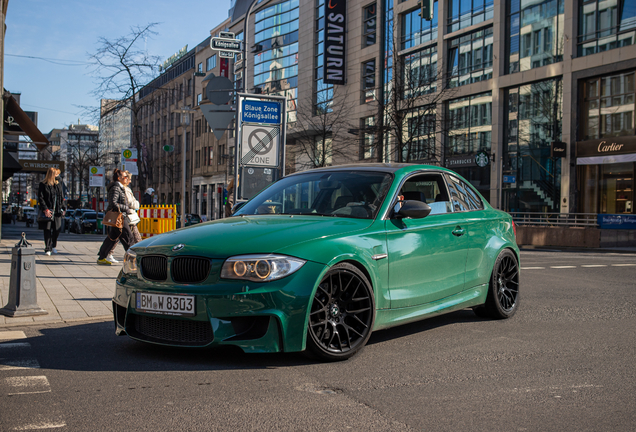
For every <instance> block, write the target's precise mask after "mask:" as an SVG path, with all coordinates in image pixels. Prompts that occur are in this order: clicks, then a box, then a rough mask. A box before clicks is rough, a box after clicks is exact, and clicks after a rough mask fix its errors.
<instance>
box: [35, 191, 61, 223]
mask: <svg viewBox="0 0 636 432" xmlns="http://www.w3.org/2000/svg"><path fill="white" fill-rule="evenodd" d="M56 199H57V197H56ZM56 199H54V200H53V210H51V217H48V216H47V215H45V214H44V210H42V209H41V208H40V209H39V210H38V222H42V223H46V222H51V221H52V220H53V217H55V207H56V204H57V202H56Z"/></svg>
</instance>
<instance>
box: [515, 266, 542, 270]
mask: <svg viewBox="0 0 636 432" xmlns="http://www.w3.org/2000/svg"><path fill="white" fill-rule="evenodd" d="M521 270H545V267H521Z"/></svg>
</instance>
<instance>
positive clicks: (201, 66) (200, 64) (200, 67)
mask: <svg viewBox="0 0 636 432" xmlns="http://www.w3.org/2000/svg"><path fill="white" fill-rule="evenodd" d="M197 72H203V63H199V64H198V65H197Z"/></svg>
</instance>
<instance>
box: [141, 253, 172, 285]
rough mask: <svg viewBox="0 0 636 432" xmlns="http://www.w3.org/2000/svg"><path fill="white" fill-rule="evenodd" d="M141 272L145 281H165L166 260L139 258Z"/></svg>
mask: <svg viewBox="0 0 636 432" xmlns="http://www.w3.org/2000/svg"><path fill="white" fill-rule="evenodd" d="M141 272H142V274H143V276H144V278H145V279H148V280H151V281H157V282H161V281H165V280H166V279H168V260H167V259H166V257H165V256H158V255H155V256H152V255H151V256H145V257H142V258H141Z"/></svg>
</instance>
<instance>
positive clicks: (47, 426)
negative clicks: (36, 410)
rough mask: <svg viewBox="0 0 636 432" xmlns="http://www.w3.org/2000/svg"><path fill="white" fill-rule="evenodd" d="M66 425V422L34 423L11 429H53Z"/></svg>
mask: <svg viewBox="0 0 636 432" xmlns="http://www.w3.org/2000/svg"><path fill="white" fill-rule="evenodd" d="M64 426H66V423H64V422H62V423H44V422H43V423H35V424H30V425H25V426H20V427H16V428H13V430H35V429H54V428H61V427H64Z"/></svg>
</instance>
